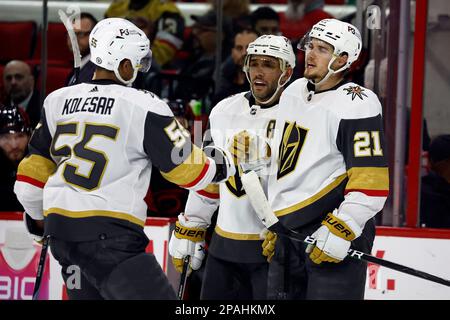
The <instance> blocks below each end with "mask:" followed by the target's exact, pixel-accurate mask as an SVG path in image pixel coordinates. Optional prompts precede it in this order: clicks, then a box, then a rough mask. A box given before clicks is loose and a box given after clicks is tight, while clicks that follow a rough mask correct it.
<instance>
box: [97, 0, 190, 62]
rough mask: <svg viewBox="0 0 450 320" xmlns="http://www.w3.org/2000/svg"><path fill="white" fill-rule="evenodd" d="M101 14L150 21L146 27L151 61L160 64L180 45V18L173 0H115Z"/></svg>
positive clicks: (182, 29)
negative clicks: (149, 24)
mask: <svg viewBox="0 0 450 320" xmlns="http://www.w3.org/2000/svg"><path fill="white" fill-rule="evenodd" d="M105 17H107V18H112V17H119V18H125V19H128V20H132V19H134V18H136V17H142V18H145V19H147V20H148V21H149V22H150V23H151V24H153V26H152V27H149V28H148V30H149V32H151V34H150V38H149V39H150V43H151V49H152V52H153V62H152V64H153V63H155V62H156V63H157V64H158V65H159V66H160V67H164V66H165V65H166V64H168V63H169V62H171V61H172V60H173V58H174V57H175V54H176V52H177V51H178V50H179V49H180V48H181V46H182V44H183V32H184V18H183V16H182V15H181V12H180V10H179V9H178V7H177V6H176V5H175V3H174V2H173V1H170V0H167V1H161V0H116V1H114V2H113V3H111V5H110V7H109V8H108V10H107V11H106V13H105ZM132 21H133V20H132Z"/></svg>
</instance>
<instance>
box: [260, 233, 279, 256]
mask: <svg viewBox="0 0 450 320" xmlns="http://www.w3.org/2000/svg"><path fill="white" fill-rule="evenodd" d="M260 237H261V239H264V242H263V243H262V245H261V246H262V249H263V252H262V254H263V256H266V257H267V262H269V263H270V262H271V261H272V258H273V255H274V253H275V242H276V241H277V234H276V233H273V232H272V231H269V230H267V229H264V230H263V231H262V232H261V235H260Z"/></svg>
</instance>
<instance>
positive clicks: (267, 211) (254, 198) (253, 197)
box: [241, 171, 450, 287]
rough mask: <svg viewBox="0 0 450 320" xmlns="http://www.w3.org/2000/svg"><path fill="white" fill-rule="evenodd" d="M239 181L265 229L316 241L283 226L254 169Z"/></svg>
mask: <svg viewBox="0 0 450 320" xmlns="http://www.w3.org/2000/svg"><path fill="white" fill-rule="evenodd" d="M241 181H242V185H243V186H244V189H245V192H246V193H247V196H248V199H249V201H250V203H251V205H252V206H253V208H254V209H255V211H256V214H257V215H258V217H259V218H260V219H261V222H262V223H263V224H264V225H265V226H266V228H267V229H269V230H270V231H272V232H274V233H276V234H278V235H280V236H283V237H288V238H289V239H291V240H294V241H299V242H304V243H306V244H314V243H315V242H316V239H314V238H312V237H310V236H305V235H302V234H300V233H297V232H295V231H294V230H291V229H288V228H286V227H285V226H283V225H282V224H281V222H279V220H278V218H277V216H276V215H275V213H274V212H273V211H272V208H271V207H270V205H269V202H268V200H267V198H266V195H265V194H264V191H263V189H262V187H261V184H260V183H259V178H258V176H257V175H256V173H255V172H254V171H248V172H246V173H244V174H243V175H242V176H241ZM347 255H348V256H349V257H351V258H354V259H357V260H362V261H366V262H371V263H375V264H378V265H380V266H383V267H386V268H390V269H393V270H396V271H399V272H403V273H406V274H409V275H412V276H415V277H418V278H421V279H425V280H429V281H432V282H436V283H439V284H442V285H444V286H447V287H450V281H449V280H446V279H443V278H440V277H437V276H434V275H432V274H429V273H426V272H423V271H419V270H415V269H412V268H409V267H406V266H403V265H400V264H397V263H394V262H391V261H387V260H384V259H380V258H377V257H374V256H372V255H369V254H366V253H364V252H361V251H357V250H354V249H349V251H348V253H347Z"/></svg>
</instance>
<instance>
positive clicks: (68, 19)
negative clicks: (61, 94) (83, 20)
mask: <svg viewBox="0 0 450 320" xmlns="http://www.w3.org/2000/svg"><path fill="white" fill-rule="evenodd" d="M70 9H71V8H70V7H69V8H68V9H67V10H68V11H69V10H70ZM73 11H74V12H73V13H72V15H70V16H67V15H66V13H65V12H64V11H63V10H58V14H59V18H60V20H61V21H62V23H63V24H64V27H66V30H67V34H68V35H69V39H70V44H71V45H72V52H73V64H74V75H73V77H72V79H71V81H70V83H69V84H68V85H69V86H71V85H73V84H74V83H76V81H77V80H78V76H79V74H80V66H81V55H80V48H79V46H78V40H77V36H76V34H75V31H74V30H73V25H72V21H73V18H72V17H73V16H74V15H76V10H73ZM68 13H70V12H68ZM78 18H79V17H78Z"/></svg>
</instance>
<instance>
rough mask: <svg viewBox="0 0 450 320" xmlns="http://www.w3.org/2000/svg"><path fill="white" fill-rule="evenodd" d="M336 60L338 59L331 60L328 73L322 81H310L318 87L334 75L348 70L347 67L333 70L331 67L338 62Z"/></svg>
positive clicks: (334, 57) (335, 57)
mask: <svg viewBox="0 0 450 320" xmlns="http://www.w3.org/2000/svg"><path fill="white" fill-rule="evenodd" d="M336 59H337V56H333V58H331V60H330V62H329V63H328V73H327V74H326V75H325V77H323V79H322V80H320V81H319V82H314V81H313V80H311V79H308V81H309V82H310V83H311V84H313V85H315V86H316V87H317V86H320V85H322V84H323V83H324V82H325V81H327V80H328V79H329V78H330V77H331V76H332V75H333V74H335V73H339V72H341V71H344V70H345V69H347V65H344V66H343V67H342V68H340V69H338V70H333V69H331V65H332V64H333V63H334V61H336Z"/></svg>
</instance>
